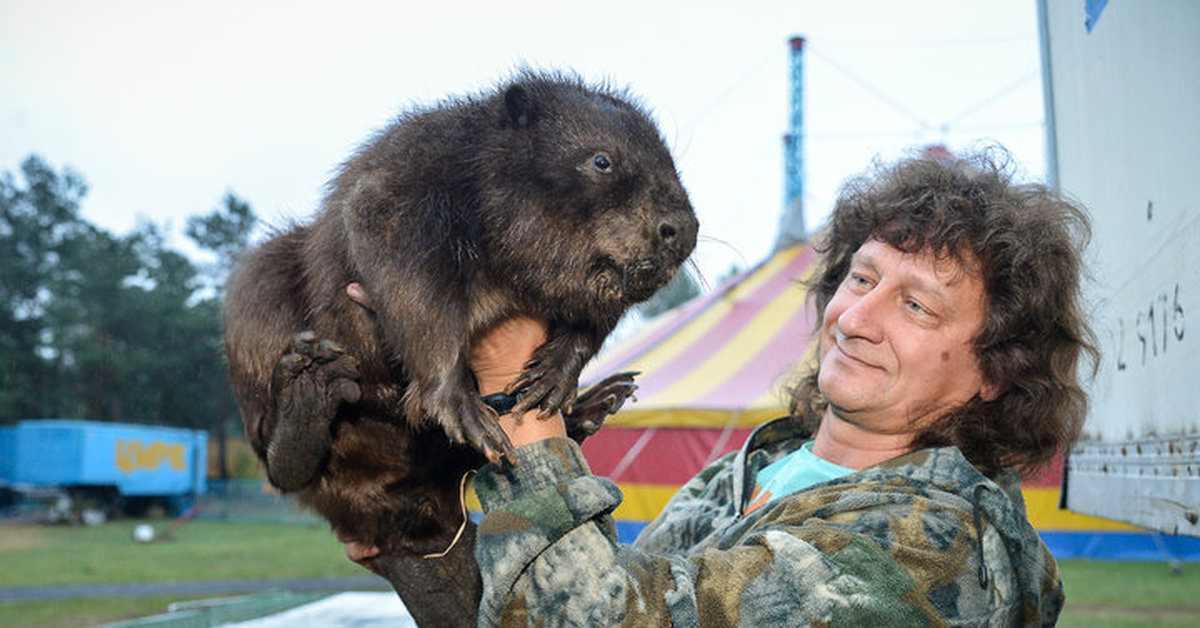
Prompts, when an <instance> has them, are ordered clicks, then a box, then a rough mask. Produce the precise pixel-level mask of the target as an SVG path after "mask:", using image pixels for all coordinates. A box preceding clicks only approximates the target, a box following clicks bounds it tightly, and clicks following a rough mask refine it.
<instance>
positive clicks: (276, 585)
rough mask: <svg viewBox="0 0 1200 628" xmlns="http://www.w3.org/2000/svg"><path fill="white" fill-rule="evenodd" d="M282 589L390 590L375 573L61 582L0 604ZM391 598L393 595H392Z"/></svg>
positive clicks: (9, 594) (1, 596)
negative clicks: (252, 578)
mask: <svg viewBox="0 0 1200 628" xmlns="http://www.w3.org/2000/svg"><path fill="white" fill-rule="evenodd" d="M273 589H274V590H280V589H281V590H285V591H352V590H355V591H364V590H365V591H391V590H392V587H391V585H389V584H388V583H387V581H386V580H384V579H383V578H379V577H377V576H370V575H363V576H342V577H336V578H280V579H275V580H210V581H206V580H196V581H188V582H130V583H125V584H65V585H54V586H29V587H0V603H2V602H15V601H18V600H63V599H69V598H80V597H147V596H151V595H186V596H206V595H232V594H242V593H258V592H260V591H270V590H273ZM392 595H393V597H394V596H395V594H392Z"/></svg>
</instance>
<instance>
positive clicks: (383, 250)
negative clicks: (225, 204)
mask: <svg viewBox="0 0 1200 628" xmlns="http://www.w3.org/2000/svg"><path fill="white" fill-rule="evenodd" d="M696 230H697V223H696V219H695V215H694V213H693V211H692V207H691V205H690V203H689V201H688V198H687V194H686V192H685V191H684V188H683V186H682V184H681V183H680V181H679V177H678V175H677V173H676V170H675V166H674V162H673V160H672V158H671V155H670V152H669V151H668V149H667V147H666V146H665V144H664V142H663V140H662V138H661V136H660V134H659V132H658V130H657V128H656V127H655V125H654V123H653V122H652V121H651V120H650V118H649V116H648V115H647V114H646V113H645V112H644V111H643V110H642V109H641V108H640V107H639V106H638V105H636V104H634V103H633V102H631V100H630V99H629V98H628V97H627V96H626V95H625V94H623V93H620V92H617V91H614V90H612V89H610V88H608V87H605V86H594V85H588V84H585V83H584V82H582V81H581V80H579V79H577V78H574V77H569V76H564V75H559V74H547V73H537V72H532V71H525V72H521V73H519V74H517V75H516V76H515V77H513V78H512V79H510V80H509V81H508V82H506V83H505V84H503V85H500V86H499V87H498V88H497V89H495V90H491V91H489V92H486V93H482V94H478V95H475V96H468V97H462V98H457V99H452V100H449V101H446V102H443V103H441V104H439V105H436V106H433V107H428V108H420V109H415V110H413V111H410V112H408V113H406V114H404V115H402V116H401V117H400V118H399V119H398V120H396V121H395V122H394V123H393V124H391V125H389V126H388V127H386V128H385V129H383V130H382V131H381V132H379V133H378V134H377V135H375V136H374V137H373V138H371V139H370V140H369V141H367V142H366V143H365V144H364V145H363V146H362V147H361V148H360V149H359V150H358V151H357V152H356V153H355V154H354V155H353V156H352V157H351V158H350V159H349V160H348V161H346V162H345V163H344V164H343V165H342V167H341V168H340V171H339V172H338V174H337V175H336V176H335V178H334V179H333V181H332V182H331V184H330V187H329V191H328V193H327V195H326V197H325V199H324V201H323V204H322V207H321V210H320V211H319V212H318V214H317V215H316V217H315V219H314V220H313V221H312V222H311V223H310V224H305V225H296V226H293V227H292V228H290V229H288V230H287V231H285V232H283V233H279V234H277V235H275V236H274V237H272V238H270V239H269V240H267V241H266V242H265V243H263V244H262V245H260V246H258V247H257V248H255V249H252V250H251V251H249V252H247V253H246V254H245V255H244V257H243V258H242V259H241V260H240V261H239V265H238V267H237V269H236V270H235V272H234V273H233V275H232V276H231V278H230V281H229V284H228V289H227V296H226V301H225V307H224V327H225V344H226V352H227V356H228V361H229V368H230V374H231V378H232V382H233V385H234V393H235V397H236V398H237V401H238V405H239V407H240V409H241V411H242V416H243V419H244V421H245V427H246V433H247V435H248V438H249V440H250V442H251V444H252V446H253V447H254V450H255V452H256V453H257V454H258V456H259V457H260V459H261V460H262V461H263V463H264V466H265V468H266V471H267V475H268V478H269V479H270V481H271V482H272V484H274V485H275V486H277V487H279V488H280V489H282V490H284V491H297V492H298V498H299V500H300V502H301V503H302V504H305V505H307V506H310V507H312V508H313V509H315V510H316V511H317V512H318V513H320V514H321V515H322V516H324V517H325V518H326V519H328V520H329V522H330V523H331V525H332V527H333V529H334V531H335V532H336V533H337V534H338V536H339V538H342V539H343V540H354V541H358V542H360V543H364V544H369V545H375V546H377V547H379V548H380V549H381V550H382V552H383V555H384V556H389V555H390V556H400V557H414V556H415V557H419V556H422V555H424V554H428V553H431V552H436V551H438V550H441V549H443V548H444V547H445V546H446V545H447V544H448V542H449V540H450V538H451V537H452V535H453V532H454V531H455V530H456V529H457V527H458V525H459V524H460V523H461V514H460V506H459V499H460V496H459V482H460V478H461V477H462V475H463V473H464V472H465V471H466V470H469V469H473V468H477V467H478V466H479V465H480V464H482V463H483V462H484V458H486V459H488V460H491V461H493V462H495V461H498V460H500V459H501V458H505V457H507V458H510V459H511V452H512V447H511V444H510V443H509V441H508V439H507V437H506V436H505V434H504V432H503V431H502V430H501V429H500V428H499V425H498V424H497V422H496V421H495V413H494V411H491V410H490V409H489V408H488V407H487V406H485V405H484V404H483V403H482V402H481V400H480V397H479V394H478V391H477V388H476V384H475V381H474V377H473V375H472V373H471V371H470V368H469V366H468V362H467V359H468V352H469V347H470V342H471V340H472V338H474V337H476V336H477V335H478V334H479V333H481V332H482V331H484V330H486V329H488V328H489V327H491V326H492V325H494V324H495V323H497V322H499V321H501V320H504V319H506V318H509V317H512V316H515V315H532V316H536V317H540V318H543V319H545V320H547V321H548V322H549V337H548V340H547V342H546V343H545V344H544V345H543V346H542V347H541V348H540V349H538V351H537V352H536V353H535V356H534V360H533V361H532V362H531V364H530V365H529V368H528V369H527V371H526V372H525V374H524V375H523V376H522V377H521V379H520V380H518V381H517V382H514V383H513V384H512V386H511V387H510V389H511V390H516V389H524V390H525V391H526V392H525V394H524V396H523V398H522V400H521V402H520V404H519V405H518V410H521V409H527V408H532V407H540V408H544V409H545V411H547V412H549V411H553V410H560V411H563V412H565V413H568V415H569V416H576V417H579V416H583V417H585V418H584V419H579V420H575V421H572V420H569V421H568V423H569V424H571V426H572V429H573V435H575V436H576V437H579V434H580V431H579V428H578V425H580V424H581V423H587V424H589V425H591V427H592V429H594V426H595V424H596V422H597V420H596V419H597V417H599V418H600V419H601V420H602V418H603V416H604V415H605V414H606V413H607V412H610V411H612V410H613V409H614V405H615V406H619V405H620V403H621V402H622V401H623V400H624V398H625V396H626V395H627V394H628V391H629V390H630V387H629V385H628V381H627V379H628V378H627V377H626V378H624V379H619V380H614V381H613V382H609V384H610V386H609V387H608V388H605V387H602V389H601V391H600V393H599V394H598V395H597V398H598V400H593V403H592V404H590V405H589V407H588V408H587V410H586V411H584V412H581V413H576V414H574V415H572V414H571V413H572V411H573V410H574V403H575V394H576V388H577V386H578V376H579V373H580V371H581V370H582V368H583V365H584V363H585V362H586V361H587V360H588V359H590V358H591V357H592V356H593V355H594V354H595V352H596V351H597V350H598V349H599V347H600V345H601V343H602V342H603V340H604V338H605V337H606V336H607V335H608V333H609V332H610V331H611V330H612V329H613V327H614V326H615V325H616V323H617V321H618V319H619V318H620V317H621V316H622V314H623V313H624V312H625V311H626V310H627V309H628V308H629V307H630V306H631V305H633V304H634V303H637V302H639V301H641V300H644V299H646V298H648V297H649V296H650V295H652V294H653V293H654V292H655V291H656V290H658V289H659V288H660V287H662V286H663V285H665V284H666V283H667V281H668V280H669V279H670V278H671V276H672V275H673V274H674V272H675V271H676V270H677V269H678V267H679V266H680V264H681V263H682V262H683V261H684V260H685V259H686V258H687V256H688V255H689V254H690V253H691V251H692V249H693V247H694V246H695V241H696ZM352 282H357V283H359V284H361V286H362V289H363V291H364V292H365V294H366V297H367V299H368V301H369V303H370V305H371V307H370V309H368V308H364V307H361V306H359V305H358V304H355V303H353V302H352V301H351V300H350V299H349V298H347V297H346V293H345V290H346V286H347V285H348V284H350V283H352ZM302 332H303V333H302ZM586 431H587V430H586V429H585V430H584V433H586ZM469 545H470V540H468V541H467V542H465V543H463V544H460V547H457V548H456V549H455V552H458V554H459V556H458V560H460V561H467V562H470V563H471V564H470V565H469V566H467V565H465V563H463V564H460V565H459V566H458V567H456V568H461V569H467V568H468V567H471V568H473V567H474V560H473V557H472V556H471V555H470V553H469ZM464 547H465V548H466V549H465V550H464ZM460 550H464V551H465V552H466V553H465V555H463V551H460ZM418 562H419V561H418ZM410 566H411V565H410ZM372 568H373V569H375V570H376V571H377V572H379V573H383V574H384V575H385V576H387V574H388V573H392V574H393V576H394V577H393V576H388V577H389V579H390V580H392V582H393V584H394V585H395V584H397V578H398V579H401V580H404V579H406V578H408V579H411V578H412V577H419V575H418V576H414V575H413V574H408V575H407V576H405V575H404V572H405V571H406V569H408V568H407V567H396V565H391V566H384V565H379V566H373V567H372ZM421 568H424V567H423V566H422V567H420V568H419V569H418V570H417V571H420V569H421ZM385 572H386V573H385ZM397 574H399V575H397ZM475 578H476V579H477V578H478V576H477V572H476V573H475ZM402 585H403V583H401V584H400V585H397V590H398V591H399V592H400V594H401V597H405V592H404V591H402V590H401V588H402ZM421 595H423V594H421ZM475 599H476V601H477V599H478V598H477V594H476V598H475ZM405 602H406V603H408V604H409V606H410V610H411V609H412V606H413V604H412V603H411V602H410V600H409V599H408V598H405ZM471 612H472V616H473V612H474V608H472V609H471ZM414 614H415V613H414ZM459 620H461V618H459ZM418 621H420V619H418ZM422 625H426V624H422Z"/></svg>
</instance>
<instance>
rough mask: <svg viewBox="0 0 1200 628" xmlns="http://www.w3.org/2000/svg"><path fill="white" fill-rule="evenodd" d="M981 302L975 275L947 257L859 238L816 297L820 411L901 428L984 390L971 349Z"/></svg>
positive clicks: (868, 425) (882, 428) (884, 429)
mask: <svg viewBox="0 0 1200 628" xmlns="http://www.w3.org/2000/svg"><path fill="white" fill-rule="evenodd" d="M984 307H985V304H984V294H983V286H982V284H981V283H980V280H979V278H978V277H977V276H975V274H972V273H969V272H965V271H964V270H963V269H962V268H961V267H959V266H958V265H957V264H955V263H954V262H953V261H952V260H949V259H944V260H940V261H939V260H937V259H936V258H935V256H934V255H933V254H932V253H931V252H928V251H923V252H921V253H916V254H909V253H904V252H902V251H900V250H899V249H896V248H894V247H892V246H890V245H888V244H884V243H883V242H880V241H878V240H868V241H867V242H866V243H864V244H863V245H862V246H861V247H859V249H858V251H857V252H856V253H855V254H854V258H853V261H852V262H851V265H850V270H849V272H848V273H847V275H846V278H845V280H843V281H842V284H841V285H840V286H838V289H837V292H836V293H834V295H833V298H832V299H831V300H830V301H829V304H828V305H827V306H826V307H825V318H824V322H823V325H822V328H821V370H820V374H819V377H818V385H819V387H820V389H821V393H822V394H823V395H824V396H825V398H826V400H828V402H829V411H830V412H832V413H833V414H835V415H836V416H837V417H839V418H841V419H843V420H846V421H848V422H850V423H853V424H855V425H857V426H858V427H860V428H861V429H864V430H867V431H869V432H874V433H885V434H903V433H911V432H915V431H917V430H919V429H921V428H924V427H925V426H926V425H927V424H928V423H929V422H930V421H933V420H935V419H937V418H938V417H939V416H941V415H942V414H944V413H945V412H946V411H947V410H950V409H953V408H955V407H957V406H959V405H962V404H963V403H965V402H967V401H968V400H970V399H971V398H972V397H974V396H975V395H976V394H980V395H981V396H983V397H984V398H985V399H991V398H994V397H995V394H994V391H993V390H992V389H991V387H988V386H985V385H984V382H983V375H982V373H981V372H980V369H979V361H978V360H977V359H976V357H975V354H974V352H973V351H972V341H973V340H974V339H975V337H976V336H977V335H978V333H979V331H980V329H981V328H982V325H983V316H984Z"/></svg>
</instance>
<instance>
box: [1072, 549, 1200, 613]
mask: <svg viewBox="0 0 1200 628" xmlns="http://www.w3.org/2000/svg"><path fill="white" fill-rule="evenodd" d="M1059 571H1060V572H1061V574H1062V580H1063V587H1064V589H1065V590H1066V593H1067V605H1066V607H1065V608H1064V609H1063V614H1062V617H1061V618H1060V619H1059V622H1058V625H1059V626H1062V627H1063V628H1084V627H1088V628H1093V627H1094V628H1134V627H1137V628H1184V627H1187V628H1195V627H1196V626H1200V564H1196V563H1185V564H1183V565H1182V570H1180V571H1178V572H1174V571H1172V570H1171V568H1170V567H1169V566H1168V565H1167V564H1166V563H1137V562H1120V563H1115V562H1098V561H1084V560H1066V561H1062V562H1060V563H1059Z"/></svg>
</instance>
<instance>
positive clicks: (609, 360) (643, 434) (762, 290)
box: [581, 244, 816, 540]
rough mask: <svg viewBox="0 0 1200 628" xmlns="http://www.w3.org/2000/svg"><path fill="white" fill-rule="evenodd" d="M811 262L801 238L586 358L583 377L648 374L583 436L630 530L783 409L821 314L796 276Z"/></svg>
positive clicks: (626, 534) (624, 532)
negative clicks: (620, 497)
mask: <svg viewBox="0 0 1200 628" xmlns="http://www.w3.org/2000/svg"><path fill="white" fill-rule="evenodd" d="M814 260H815V256H814V254H813V252H812V251H811V249H810V247H808V246H807V245H804V244H798V245H793V246H790V247H787V248H784V249H781V250H779V251H778V252H776V253H775V254H773V255H772V256H770V257H769V258H767V259H766V260H765V261H763V262H762V263H760V264H759V265H757V266H755V267H754V268H752V269H750V270H748V271H745V272H743V273H741V274H739V275H737V276H735V277H733V278H732V279H730V280H729V281H727V282H725V283H724V284H723V285H722V286H720V287H718V288H717V289H716V290H714V291H713V292H710V293H708V294H705V295H701V296H699V297H696V298H695V299H692V300H691V301H689V302H687V303H685V304H683V305H681V306H679V307H677V308H675V309H674V310H671V311H669V312H667V313H665V314H663V315H661V316H659V317H658V318H656V319H655V320H654V321H653V322H652V323H651V324H649V325H647V326H646V327H645V328H643V329H642V330H640V331H639V333H637V334H635V335H634V336H632V337H630V338H627V339H625V340H624V341H623V342H621V343H619V344H617V345H615V346H613V347H610V348H608V349H606V350H605V351H603V352H602V353H601V354H600V355H599V356H597V358H596V359H595V360H594V361H593V362H592V363H591V364H589V365H588V368H587V369H586V370H585V371H584V373H583V377H582V378H581V384H582V386H584V387H586V386H588V385H589V384H590V383H593V382H595V381H598V380H600V379H601V378H603V377H604V376H606V375H608V374H611V373H616V372H619V371H639V372H640V373H641V374H640V375H639V376H638V377H637V384H638V390H637V393H636V395H635V397H636V401H633V400H631V401H629V402H627V403H626V405H625V407H624V408H623V409H622V410H621V411H620V412H618V413H617V414H616V415H614V416H612V417H610V418H609V419H608V421H607V422H606V423H605V424H604V428H603V429H601V430H600V431H599V432H598V433H597V434H595V435H594V436H592V437H590V438H588V439H587V440H586V441H584V444H583V451H584V454H585V455H586V456H587V458H588V462H589V464H590V465H591V467H592V471H593V472H594V473H596V474H597V475H603V476H607V477H609V478H612V479H613V480H614V481H615V482H617V484H618V485H619V486H620V487H621V490H622V491H623V492H624V494H625V501H624V503H623V504H622V505H621V507H620V508H619V509H618V510H617V512H616V513H615V515H616V518H617V520H618V529H619V531H620V533H621V536H622V539H623V540H632V538H633V537H634V536H636V533H637V532H638V531H639V530H640V529H641V528H642V527H644V526H645V524H646V523H647V522H649V521H650V520H651V519H653V518H654V516H655V515H657V514H658V512H659V511H660V510H661V509H662V507H663V505H665V504H666V502H667V500H668V499H669V498H670V497H671V495H673V494H674V493H675V491H676V490H678V488H679V486H680V485H681V484H683V483H684V482H686V481H687V480H688V479H689V478H691V477H692V476H693V475H695V474H696V472H698V471H699V470H700V469H701V468H702V467H703V466H704V465H705V464H707V463H708V462H710V461H712V460H714V459H716V458H717V457H719V456H721V455H724V454H726V453H728V452H730V451H733V450H735V449H737V448H738V447H740V446H741V445H742V443H743V442H744V441H745V440H746V437H747V436H748V435H749V434H750V432H751V430H753V428H754V427H755V426H757V425H759V424H760V423H762V422H764V421H766V420H768V419H772V418H775V417H778V416H783V415H784V414H786V413H787V400H786V399H787V396H786V392H785V388H786V383H787V379H788V377H789V375H790V374H791V372H792V368H793V366H794V365H795V364H796V363H797V362H798V361H799V360H800V359H801V358H803V357H804V356H805V354H806V352H807V351H809V349H810V346H811V345H812V344H813V343H812V342H811V341H812V338H813V335H812V332H813V326H814V324H815V322H816V318H815V314H814V312H813V309H812V306H811V305H810V304H807V303H806V299H805V297H806V291H805V289H804V287H803V286H802V285H801V284H800V280H801V279H804V278H805V277H806V275H807V273H808V272H809V270H810V269H811V267H812V265H813V261H814Z"/></svg>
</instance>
